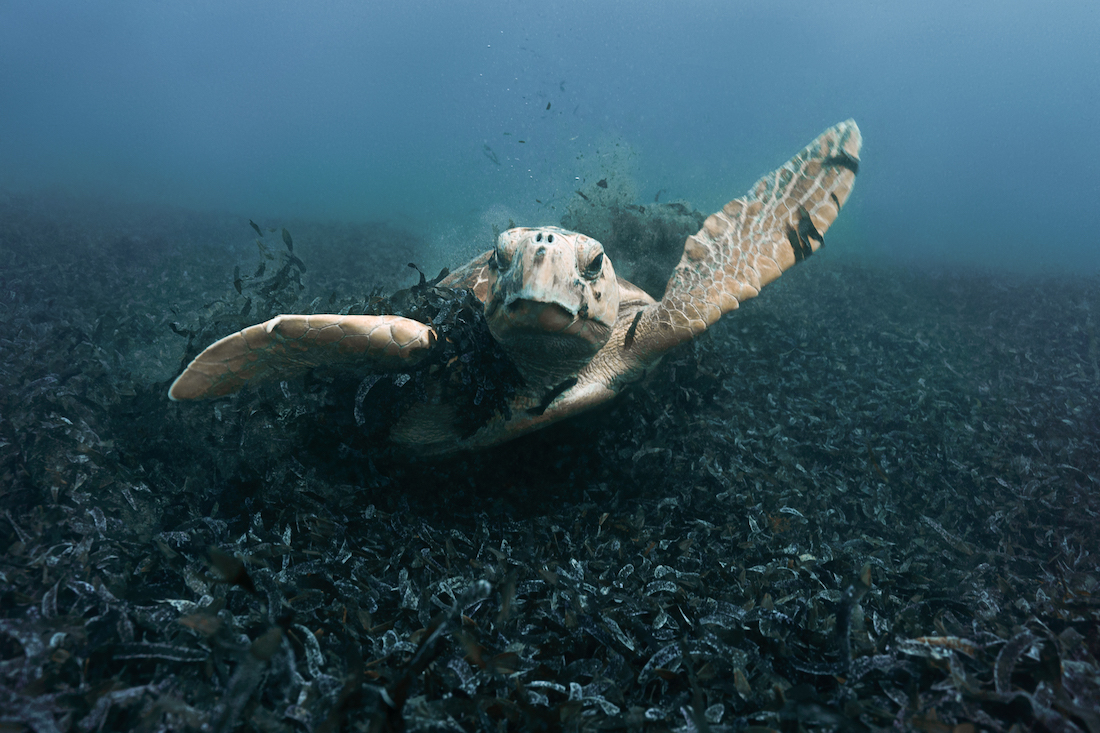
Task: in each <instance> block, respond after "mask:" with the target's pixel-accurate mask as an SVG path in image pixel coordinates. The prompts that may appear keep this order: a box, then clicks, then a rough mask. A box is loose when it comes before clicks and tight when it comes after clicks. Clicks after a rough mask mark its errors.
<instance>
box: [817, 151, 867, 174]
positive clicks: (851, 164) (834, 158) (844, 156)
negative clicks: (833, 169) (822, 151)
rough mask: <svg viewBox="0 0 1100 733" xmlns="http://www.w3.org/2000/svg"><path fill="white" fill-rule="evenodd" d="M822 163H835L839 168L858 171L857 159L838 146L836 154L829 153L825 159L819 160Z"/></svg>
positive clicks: (853, 171)
mask: <svg viewBox="0 0 1100 733" xmlns="http://www.w3.org/2000/svg"><path fill="white" fill-rule="evenodd" d="M821 164H822V165H836V166H840V167H841V168H847V169H848V170H850V171H851V172H852V173H859V161H858V160H856V159H855V158H853V157H852V156H851V155H848V153H847V152H846V151H845V150H844V148H840V150H839V151H838V152H837V154H836V155H830V156H829V157H828V158H826V159H825V160H823V161H821Z"/></svg>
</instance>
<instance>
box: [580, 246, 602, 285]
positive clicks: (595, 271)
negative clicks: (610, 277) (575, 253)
mask: <svg viewBox="0 0 1100 733" xmlns="http://www.w3.org/2000/svg"><path fill="white" fill-rule="evenodd" d="M602 270H603V252H600V253H599V254H598V255H596V256H595V257H593V258H592V261H591V262H589V263H588V267H586V268H584V276H585V277H586V278H588V279H589V280H595V279H596V278H598V277H599V276H600V272H601V271H602Z"/></svg>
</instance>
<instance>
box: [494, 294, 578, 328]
mask: <svg viewBox="0 0 1100 733" xmlns="http://www.w3.org/2000/svg"><path fill="white" fill-rule="evenodd" d="M503 317H504V318H505V319H506V320H507V321H508V324H509V326H510V327H511V328H528V329H531V330H537V331H545V332H547V333H570V334H571V333H575V332H576V330H577V327H578V326H579V325H580V320H579V319H578V318H577V314H576V313H574V312H572V311H570V310H569V309H567V308H565V307H564V306H562V305H560V304H558V303H541V302H539V301H537V300H530V299H528V298H514V299H512V300H511V302H509V303H508V305H506V306H505V307H504V314H503ZM571 328H572V330H570V329H571Z"/></svg>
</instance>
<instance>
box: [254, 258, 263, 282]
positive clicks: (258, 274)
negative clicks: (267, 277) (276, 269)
mask: <svg viewBox="0 0 1100 733" xmlns="http://www.w3.org/2000/svg"><path fill="white" fill-rule="evenodd" d="M266 269H267V260H260V266H259V267H257V268H256V274H255V275H253V276H252V277H253V279H255V278H258V277H260V276H261V275H263V274H264V270H266Z"/></svg>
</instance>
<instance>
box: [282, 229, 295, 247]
mask: <svg viewBox="0 0 1100 733" xmlns="http://www.w3.org/2000/svg"><path fill="white" fill-rule="evenodd" d="M283 244H285V245H286V248H287V249H288V250H290V251H291V252H293V251H294V240H293V239H291V238H290V232H288V231H287V230H286V227H283Z"/></svg>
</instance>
